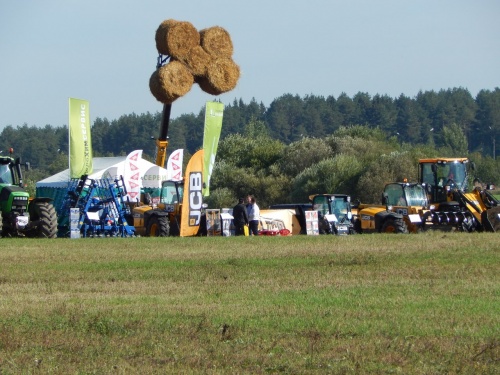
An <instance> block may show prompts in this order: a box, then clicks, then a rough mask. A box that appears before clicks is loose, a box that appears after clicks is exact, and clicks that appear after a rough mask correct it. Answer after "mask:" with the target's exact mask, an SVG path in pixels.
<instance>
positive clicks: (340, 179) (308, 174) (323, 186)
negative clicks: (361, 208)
mask: <svg viewBox="0 0 500 375" xmlns="http://www.w3.org/2000/svg"><path fill="white" fill-rule="evenodd" d="M362 169H363V166H362V164H361V163H360V162H359V160H358V159H357V158H356V157H355V156H352V155H337V156H335V157H333V158H329V159H324V160H322V161H320V162H319V163H317V164H315V165H312V166H311V167H309V168H306V169H305V170H304V171H303V172H301V173H300V174H299V175H298V176H297V177H295V178H294V179H293V181H292V191H291V198H292V200H294V201H296V202H303V201H307V199H308V197H309V195H311V194H320V193H338V194H350V193H351V192H352V191H353V188H354V185H355V182H356V180H357V177H358V174H359V173H361V171H362Z"/></svg>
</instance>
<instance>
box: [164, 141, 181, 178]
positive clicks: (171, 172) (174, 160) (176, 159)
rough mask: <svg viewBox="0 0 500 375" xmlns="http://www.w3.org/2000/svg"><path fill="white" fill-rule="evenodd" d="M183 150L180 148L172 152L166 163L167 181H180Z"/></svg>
mask: <svg viewBox="0 0 500 375" xmlns="http://www.w3.org/2000/svg"><path fill="white" fill-rule="evenodd" d="M183 158H184V150H183V149H182V148H180V149H178V150H175V151H174V152H172V154H171V155H170V157H169V158H168V161H167V179H169V180H174V181H181V180H182V160H183Z"/></svg>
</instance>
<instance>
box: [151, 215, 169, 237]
mask: <svg viewBox="0 0 500 375" xmlns="http://www.w3.org/2000/svg"><path fill="white" fill-rule="evenodd" d="M169 235H170V224H169V222H168V217H166V216H153V217H151V219H150V220H149V223H148V227H147V230H146V236H148V237H168V236H169Z"/></svg>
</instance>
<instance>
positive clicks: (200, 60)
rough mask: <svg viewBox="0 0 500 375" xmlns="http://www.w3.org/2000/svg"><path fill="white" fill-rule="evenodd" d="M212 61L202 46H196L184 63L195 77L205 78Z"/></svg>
mask: <svg viewBox="0 0 500 375" xmlns="http://www.w3.org/2000/svg"><path fill="white" fill-rule="evenodd" d="M211 60H212V58H211V57H210V55H209V54H208V53H207V52H206V51H205V50H204V49H203V48H202V47H201V46H196V47H193V48H191V49H190V50H189V53H188V55H187V57H186V59H185V60H184V63H185V64H186V65H187V67H188V68H189V70H190V71H191V73H193V75H195V76H203V75H205V74H206V73H207V67H208V65H209V64H210V61H211Z"/></svg>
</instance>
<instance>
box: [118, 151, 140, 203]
mask: <svg viewBox="0 0 500 375" xmlns="http://www.w3.org/2000/svg"><path fill="white" fill-rule="evenodd" d="M141 159H142V150H135V151H132V152H131V153H130V154H128V156H127V159H125V170H124V173H123V181H124V182H125V188H126V189H127V197H128V198H129V200H130V201H131V202H136V201H137V199H139V198H140V195H141V170H140V161H141Z"/></svg>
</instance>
